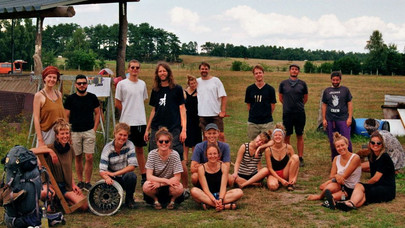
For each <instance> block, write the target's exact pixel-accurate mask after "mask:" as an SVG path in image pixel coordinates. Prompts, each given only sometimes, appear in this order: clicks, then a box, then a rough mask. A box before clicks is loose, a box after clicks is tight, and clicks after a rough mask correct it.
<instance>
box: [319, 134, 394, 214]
mask: <svg viewBox="0 0 405 228" xmlns="http://www.w3.org/2000/svg"><path fill="white" fill-rule="evenodd" d="M368 148H369V149H370V151H371V153H370V156H369V161H370V173H371V179H370V180H368V181H367V183H357V184H356V186H355V187H354V190H353V193H352V196H351V197H350V200H346V201H338V202H336V203H335V201H334V200H333V198H332V197H326V198H327V199H328V201H329V204H330V205H332V207H331V209H334V206H335V207H336V208H338V209H341V210H344V211H349V210H351V209H355V208H358V207H361V206H362V205H364V204H366V205H367V204H370V203H381V202H388V201H391V200H393V199H395V194H396V189H395V187H396V186H395V169H394V163H393V162H392V160H391V158H390V156H389V155H388V154H387V153H386V152H385V150H384V140H383V137H382V136H381V134H380V133H378V131H375V132H373V133H372V134H371V137H370V142H369V144H368Z"/></svg>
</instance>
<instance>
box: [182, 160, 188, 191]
mask: <svg viewBox="0 0 405 228" xmlns="http://www.w3.org/2000/svg"><path fill="white" fill-rule="evenodd" d="M181 165H182V166H183V172H182V173H181V183H182V184H183V186H184V188H188V169H187V161H186V160H183V161H181Z"/></svg>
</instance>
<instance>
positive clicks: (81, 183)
mask: <svg viewBox="0 0 405 228" xmlns="http://www.w3.org/2000/svg"><path fill="white" fill-rule="evenodd" d="M77 187H79V188H80V189H83V188H84V182H83V181H79V183H77Z"/></svg>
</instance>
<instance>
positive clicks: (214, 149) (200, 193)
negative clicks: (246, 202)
mask: <svg viewBox="0 0 405 228" xmlns="http://www.w3.org/2000/svg"><path fill="white" fill-rule="evenodd" d="M205 156H206V157H207V158H208V162H206V163H204V164H202V165H201V166H199V167H198V180H199V183H200V185H201V189H200V188H197V187H193V188H192V189H191V197H192V198H193V199H194V200H195V201H196V202H197V203H200V204H201V205H202V207H203V209H204V210H206V209H207V206H210V207H214V208H215V209H216V210H217V211H222V210H224V209H229V210H234V209H236V204H235V202H236V201H237V200H239V199H240V198H241V197H242V196H243V191H242V189H232V190H229V191H227V190H226V185H227V182H228V170H229V169H228V167H227V166H226V165H225V164H224V163H223V162H221V161H220V160H219V158H220V157H221V153H220V149H219V147H218V146H217V145H216V144H212V143H210V144H208V145H207V149H206V151H205Z"/></svg>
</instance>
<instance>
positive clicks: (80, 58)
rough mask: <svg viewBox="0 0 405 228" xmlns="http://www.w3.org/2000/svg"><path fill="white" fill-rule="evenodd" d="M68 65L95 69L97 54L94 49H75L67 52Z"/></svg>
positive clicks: (72, 67) (69, 66) (82, 68)
mask: <svg viewBox="0 0 405 228" xmlns="http://www.w3.org/2000/svg"><path fill="white" fill-rule="evenodd" d="M66 57H67V67H68V68H70V69H78V68H79V66H80V70H88V71H91V70H93V67H94V65H95V63H96V54H95V53H94V52H93V51H92V50H89V51H84V50H74V51H73V52H69V53H67V54H66Z"/></svg>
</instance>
